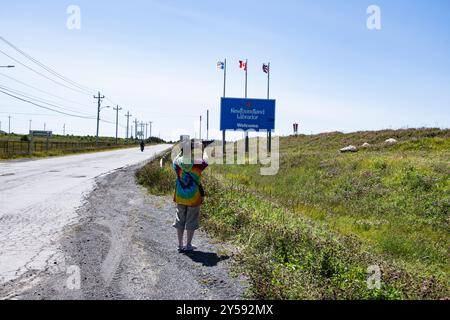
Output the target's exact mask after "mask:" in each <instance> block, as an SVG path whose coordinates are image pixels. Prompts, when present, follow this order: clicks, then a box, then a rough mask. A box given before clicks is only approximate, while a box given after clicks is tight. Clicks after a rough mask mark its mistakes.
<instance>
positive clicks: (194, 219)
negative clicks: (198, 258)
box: [186, 207, 200, 251]
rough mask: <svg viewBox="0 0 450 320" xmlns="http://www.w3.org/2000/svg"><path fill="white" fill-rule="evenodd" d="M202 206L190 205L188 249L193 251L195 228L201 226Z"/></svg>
mask: <svg viewBox="0 0 450 320" xmlns="http://www.w3.org/2000/svg"><path fill="white" fill-rule="evenodd" d="M199 220H200V207H188V210H187V217H186V233H187V243H186V249H187V250H188V251H192V249H193V247H192V239H193V238H194V234H195V230H197V229H198V228H199V227H200V222H199Z"/></svg>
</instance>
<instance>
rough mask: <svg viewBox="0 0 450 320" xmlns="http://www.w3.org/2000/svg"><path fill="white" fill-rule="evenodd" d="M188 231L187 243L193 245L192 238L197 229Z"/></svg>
mask: <svg viewBox="0 0 450 320" xmlns="http://www.w3.org/2000/svg"><path fill="white" fill-rule="evenodd" d="M186 232H187V245H188V246H190V245H192V239H193V238H194V233H195V230H186Z"/></svg>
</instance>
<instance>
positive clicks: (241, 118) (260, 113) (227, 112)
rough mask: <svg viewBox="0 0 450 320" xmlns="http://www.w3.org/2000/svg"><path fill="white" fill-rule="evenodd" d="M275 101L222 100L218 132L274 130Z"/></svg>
mask: <svg viewBox="0 0 450 320" xmlns="http://www.w3.org/2000/svg"><path fill="white" fill-rule="evenodd" d="M275 104H276V102H275V100H269V99H238V98H222V101H221V107H220V130H222V131H225V130H244V131H247V130H255V131H258V130H267V131H269V130H270V131H271V130H275Z"/></svg>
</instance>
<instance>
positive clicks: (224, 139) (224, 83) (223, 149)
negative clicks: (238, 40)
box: [222, 59, 227, 156]
mask: <svg viewBox="0 0 450 320" xmlns="http://www.w3.org/2000/svg"><path fill="white" fill-rule="evenodd" d="M226 86H227V59H225V60H224V68H223V97H224V98H225V97H226ZM225 153H226V134H225V130H223V131H222V156H225Z"/></svg>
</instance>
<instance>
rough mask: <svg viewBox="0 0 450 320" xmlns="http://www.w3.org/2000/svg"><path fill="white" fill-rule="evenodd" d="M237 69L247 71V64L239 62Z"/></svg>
mask: <svg viewBox="0 0 450 320" xmlns="http://www.w3.org/2000/svg"><path fill="white" fill-rule="evenodd" d="M239 69H241V70H244V71H247V62H245V61H242V60H239Z"/></svg>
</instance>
